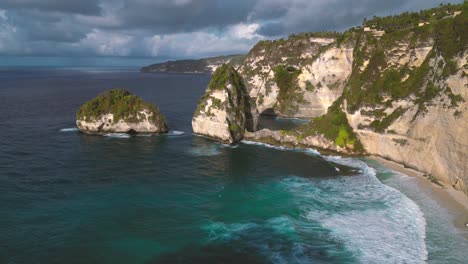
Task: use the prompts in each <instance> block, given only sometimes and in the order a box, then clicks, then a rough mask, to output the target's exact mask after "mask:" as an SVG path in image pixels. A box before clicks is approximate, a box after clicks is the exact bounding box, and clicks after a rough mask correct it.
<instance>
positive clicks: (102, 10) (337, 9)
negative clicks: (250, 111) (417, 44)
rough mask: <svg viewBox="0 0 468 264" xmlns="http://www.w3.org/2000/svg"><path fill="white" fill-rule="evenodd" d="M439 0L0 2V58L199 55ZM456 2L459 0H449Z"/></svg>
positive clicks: (337, 28)
mask: <svg viewBox="0 0 468 264" xmlns="http://www.w3.org/2000/svg"><path fill="white" fill-rule="evenodd" d="M445 2H447V1H442V0H237V1H231V0H76V1H75V0H73V1H72V0H70V1H66V0H0V55H9V54H17V55H24V54H29V55H47V54H53V55H90V56H95V55H117V56H157V55H158V56H159V55H165V56H178V57H180V56H192V57H198V56H204V55H207V54H209V55H215V54H223V53H231V52H234V53H237V52H247V51H248V49H249V48H250V47H251V46H252V45H254V44H255V43H256V42H257V41H258V40H260V39H265V38H275V37H283V36H287V35H289V34H292V33H297V32H310V31H323V30H335V31H341V30H344V29H346V28H348V27H351V26H355V25H360V24H361V22H362V20H363V18H364V17H368V18H369V17H372V16H374V15H388V14H396V13H400V12H403V11H414V10H420V9H425V8H430V7H434V6H437V5H438V4H440V3H445ZM450 2H452V3H461V2H463V1H462V0H453V1H450Z"/></svg>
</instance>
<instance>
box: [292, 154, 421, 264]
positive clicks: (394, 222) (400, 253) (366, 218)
mask: <svg viewBox="0 0 468 264" xmlns="http://www.w3.org/2000/svg"><path fill="white" fill-rule="evenodd" d="M325 158H326V159H327V160H330V161H333V162H337V163H340V164H342V165H347V166H351V167H357V168H359V169H360V170H361V171H362V174H361V175H358V176H353V177H340V178H335V179H326V180H322V181H318V182H316V181H314V182H312V181H310V180H307V179H302V178H297V177H292V178H287V179H285V180H283V184H285V186H286V188H287V189H288V190H289V191H290V192H291V193H294V194H295V195H296V196H299V197H302V198H304V199H303V201H304V205H303V206H301V207H302V208H303V210H304V217H305V218H306V219H307V220H309V221H311V222H319V223H320V224H321V225H322V226H323V227H324V228H327V229H329V230H331V232H332V233H331V234H332V237H334V239H336V240H337V241H339V242H341V243H344V244H345V245H346V247H347V248H348V250H350V251H351V252H353V253H354V255H355V256H356V257H357V258H358V259H360V261H361V262H362V263H424V262H425V260H427V254H428V253H427V249H426V243H425V233H426V220H425V218H424V215H423V213H422V211H421V210H420V208H419V207H418V206H417V205H416V204H415V203H414V202H413V201H412V200H410V199H409V198H408V197H406V196H405V195H403V194H402V193H400V192H399V191H397V190H395V189H393V188H392V187H389V186H387V185H384V184H382V183H381V182H380V181H379V180H378V179H377V178H376V177H375V171H374V169H372V168H370V167H369V166H367V164H365V163H364V162H362V161H360V160H357V159H354V158H336V157H325ZM318 205H322V206H321V207H320V206H318ZM323 205H326V206H323Z"/></svg>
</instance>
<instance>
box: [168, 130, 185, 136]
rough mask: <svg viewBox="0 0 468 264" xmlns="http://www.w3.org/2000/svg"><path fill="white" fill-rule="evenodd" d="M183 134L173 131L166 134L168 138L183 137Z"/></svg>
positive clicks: (182, 132)
mask: <svg viewBox="0 0 468 264" xmlns="http://www.w3.org/2000/svg"><path fill="white" fill-rule="evenodd" d="M184 133H185V132H184V131H177V130H174V131H169V133H167V135H168V136H180V135H183V134H184Z"/></svg>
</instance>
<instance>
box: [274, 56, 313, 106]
mask: <svg viewBox="0 0 468 264" xmlns="http://www.w3.org/2000/svg"><path fill="white" fill-rule="evenodd" d="M273 72H274V73H275V77H274V78H275V82H276V85H278V88H279V93H278V107H279V111H280V112H282V113H288V112H291V111H295V110H297V105H296V104H297V103H300V102H301V101H302V100H303V96H302V91H301V89H300V88H299V86H298V84H297V77H298V76H299V74H301V71H300V70H298V69H296V68H294V67H292V66H284V65H277V66H276V67H275V68H273ZM310 85H312V84H310ZM309 89H310V86H309ZM312 89H313V86H312Z"/></svg>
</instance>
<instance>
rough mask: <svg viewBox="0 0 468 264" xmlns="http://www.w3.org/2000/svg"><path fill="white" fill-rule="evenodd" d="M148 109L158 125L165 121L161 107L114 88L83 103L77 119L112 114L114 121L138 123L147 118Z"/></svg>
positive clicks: (151, 118)
mask: <svg viewBox="0 0 468 264" xmlns="http://www.w3.org/2000/svg"><path fill="white" fill-rule="evenodd" d="M143 111H146V112H147V113H148V114H151V116H149V117H148V119H149V120H150V121H151V122H152V123H154V124H156V125H158V124H163V123H164V122H165V118H164V116H163V115H161V114H160V113H159V109H158V108H157V107H156V106H155V105H154V104H152V103H148V102H145V101H143V99H141V98H139V97H138V96H136V95H133V94H131V93H130V92H128V91H125V90H122V89H112V90H109V91H106V92H104V93H101V94H100V95H98V96H97V97H95V98H93V99H91V100H89V101H87V102H86V103H85V104H83V105H82V106H81V107H80V109H79V110H78V112H77V113H76V118H77V120H85V121H94V120H96V119H98V118H100V117H101V116H103V115H107V114H112V115H113V122H114V123H117V122H119V121H120V120H123V121H125V122H127V123H138V122H140V121H141V120H143V119H145V118H146V116H145V114H143V113H141V112H143Z"/></svg>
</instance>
